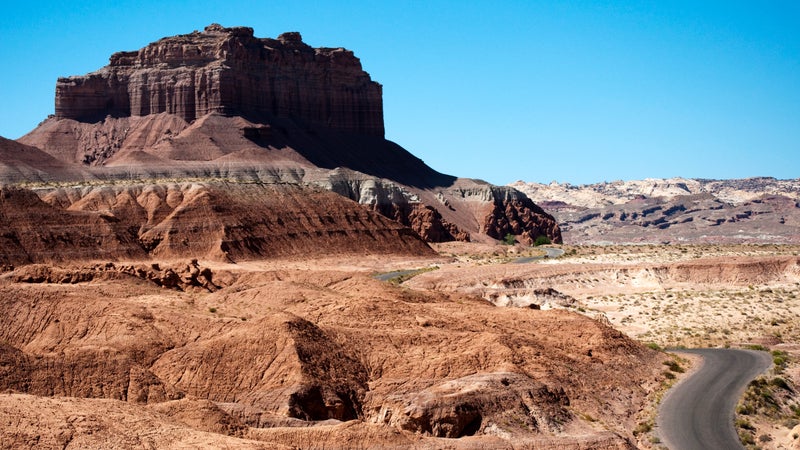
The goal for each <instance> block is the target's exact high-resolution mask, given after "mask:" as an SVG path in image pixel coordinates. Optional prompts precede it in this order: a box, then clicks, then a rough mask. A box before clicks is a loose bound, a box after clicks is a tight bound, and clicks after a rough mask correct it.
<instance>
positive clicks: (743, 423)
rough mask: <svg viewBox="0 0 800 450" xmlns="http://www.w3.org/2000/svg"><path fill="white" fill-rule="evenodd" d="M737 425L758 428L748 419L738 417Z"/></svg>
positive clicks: (750, 428)
mask: <svg viewBox="0 0 800 450" xmlns="http://www.w3.org/2000/svg"><path fill="white" fill-rule="evenodd" d="M736 427H737V428H741V429H743V430H751V431H752V430H755V429H756V428H755V427H754V426H753V424H751V423H750V421H748V420H747V419H736Z"/></svg>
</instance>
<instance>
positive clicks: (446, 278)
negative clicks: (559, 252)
mask: <svg viewBox="0 0 800 450" xmlns="http://www.w3.org/2000/svg"><path fill="white" fill-rule="evenodd" d="M562 248H563V250H564V251H565V254H564V256H562V257H560V258H556V259H545V260H540V261H537V262H534V263H529V264H514V262H515V261H516V260H517V259H518V258H519V257H521V256H524V255H527V254H533V253H534V252H536V251H537V250H536V249H530V248H520V247H517V248H514V247H507V246H506V247H504V246H482V247H481V246H474V245H469V244H462V243H447V244H439V245H438V246H437V250H438V251H439V252H440V253H441V254H442V255H447V256H449V257H450V258H452V260H451V262H449V263H447V264H444V265H442V266H440V268H439V269H438V270H434V271H428V272H425V273H421V274H419V275H418V276H416V277H414V278H413V279H411V280H409V281H407V282H405V283H404V284H403V285H404V286H408V287H413V288H420V289H435V290H443V291H456V292H465V293H471V294H473V295H479V296H481V297H483V298H486V299H487V300H490V301H493V302H495V303H496V304H506V305H508V304H511V305H514V304H516V305H518V306H524V305H527V304H529V303H535V304H538V305H540V307H542V308H543V309H547V308H563V309H568V310H571V311H575V312H578V313H580V314H583V315H586V316H588V317H592V318H595V319H596V320H600V321H603V322H606V323H609V324H611V325H612V326H613V327H614V328H616V329H618V330H620V331H622V332H623V333H625V334H626V335H628V336H631V337H632V338H634V339H636V340H638V341H640V342H641V343H643V344H646V345H649V346H651V347H653V348H665V349H671V348H674V349H680V348H682V347H734V348H756V349H763V350H765V351H771V352H772V353H773V355H774V356H775V361H776V363H778V364H776V366H775V367H774V368H773V369H772V370H771V371H770V372H768V373H767V374H765V375H764V377H762V378H760V379H758V380H756V382H754V383H753V384H752V385H751V387H750V388H749V390H748V393H747V395H746V396H745V399H744V401H743V403H742V405H740V407H739V409H738V412H739V413H740V414H739V415H738V416H737V422H736V423H737V426H739V427H740V434H741V435H743V442H745V443H748V442H749V443H750V444H748V445H749V446H748V448H763V449H773V448H774V449H781V448H798V445H800V441H798V438H797V436H798V432H799V431H800V427H798V424H800V408H799V407H798V405H799V404H800V403H798V396H797V388H796V387H797V386H798V382H800V365H799V364H798V359H800V246H796V245H774V244H759V245H752V244H739V245H713V244H712V245H652V244H648V245H606V246H564V247H562ZM539 251H540V250H539ZM546 289H551V291H549V292H548V291H546ZM552 290H555V292H553V291H552ZM684 363H685V364H684V365H685V366H691V365H692V364H693V362H692V361H684ZM677 375H678V378H680V377H683V376H685V373H684V374H677ZM780 380H784V381H786V383H787V385H786V389H781V388H777V389H766V388H765V387H764V386H767V387H770V386H772V387H774V386H775V385H780V386H783V383H782V382H781V381H780ZM765 399H766V400H765ZM748 402H749V403H748ZM748 405H749V406H748ZM742 412H745V413H746V414H741V413H742ZM649 434H650V436H649V438H648V439H646V440H642V441H640V445H642V446H645V447H647V446H649V445H652V446H653V448H659V442H660V440H659V438H658V433H657V430H653V431H651V432H650V433H649ZM645 441H649V444H648V443H647V442H645Z"/></svg>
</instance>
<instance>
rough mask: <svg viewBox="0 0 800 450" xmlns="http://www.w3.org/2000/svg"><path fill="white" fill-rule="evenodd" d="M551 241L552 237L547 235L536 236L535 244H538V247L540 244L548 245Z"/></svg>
mask: <svg viewBox="0 0 800 450" xmlns="http://www.w3.org/2000/svg"><path fill="white" fill-rule="evenodd" d="M550 243H551V242H550V238H549V237H547V236H545V235H541V236H536V240H535V241H533V245H534V246H536V247H538V246H540V245H547V244H550Z"/></svg>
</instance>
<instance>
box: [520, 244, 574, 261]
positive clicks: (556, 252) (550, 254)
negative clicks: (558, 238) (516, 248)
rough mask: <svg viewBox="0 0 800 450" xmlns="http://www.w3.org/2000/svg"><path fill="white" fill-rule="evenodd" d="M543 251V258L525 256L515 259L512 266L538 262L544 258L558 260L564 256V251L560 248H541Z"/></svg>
mask: <svg viewBox="0 0 800 450" xmlns="http://www.w3.org/2000/svg"><path fill="white" fill-rule="evenodd" d="M542 250H544V253H545V254H544V255H543V256H526V257H524V258H517V259H515V260H514V261H513V263H514V264H525V263H529V262H533V261H538V260H540V259H544V258H558V257H559V256H561V255H563V254H564V250H561V249H560V248H552V247H542Z"/></svg>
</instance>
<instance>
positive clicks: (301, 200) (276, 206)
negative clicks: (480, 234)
mask: <svg viewBox="0 0 800 450" xmlns="http://www.w3.org/2000/svg"><path fill="white" fill-rule="evenodd" d="M0 218H2V221H0V243H2V248H3V250H2V252H0V264H5V265H20V264H29V263H40V262H67V261H80V260H86V261H91V260H98V259H101V260H102V259H106V260H120V259H121V260H131V259H134V260H137V259H159V260H165V259H166V260H169V259H172V258H186V257H190V258H203V259H212V260H218V261H230V262H234V261H242V260H252V259H259V258H271V257H279V256H291V255H295V256H300V255H314V256H324V255H331V254H336V255H343V254H352V255H359V254H407V255H417V256H419V255H431V254H433V251H432V250H431V249H430V247H429V246H428V245H427V244H426V243H425V242H424V241H422V239H421V238H420V237H419V236H418V235H417V234H416V233H414V232H413V231H411V230H410V229H408V228H407V227H404V226H403V225H401V224H399V223H397V222H394V221H392V220H389V219H387V218H385V217H383V216H381V215H379V214H377V213H375V212H372V211H369V210H367V209H365V208H362V207H360V206H359V205H358V204H356V203H354V202H351V201H349V200H347V199H345V198H342V197H341V196H339V195H336V194H334V193H332V192H329V191H326V190H323V189H313V188H310V187H306V188H301V187H299V186H297V185H291V184H287V185H278V184H273V185H250V186H245V185H241V184H225V183H210V182H205V183H200V182H197V183H164V184H126V185H120V186H108V185H103V186H83V187H62V188H58V189H52V190H49V191H47V192H41V193H40V194H39V195H37V194H35V193H34V192H32V191H30V190H27V189H19V188H15V187H5V188H0Z"/></svg>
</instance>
